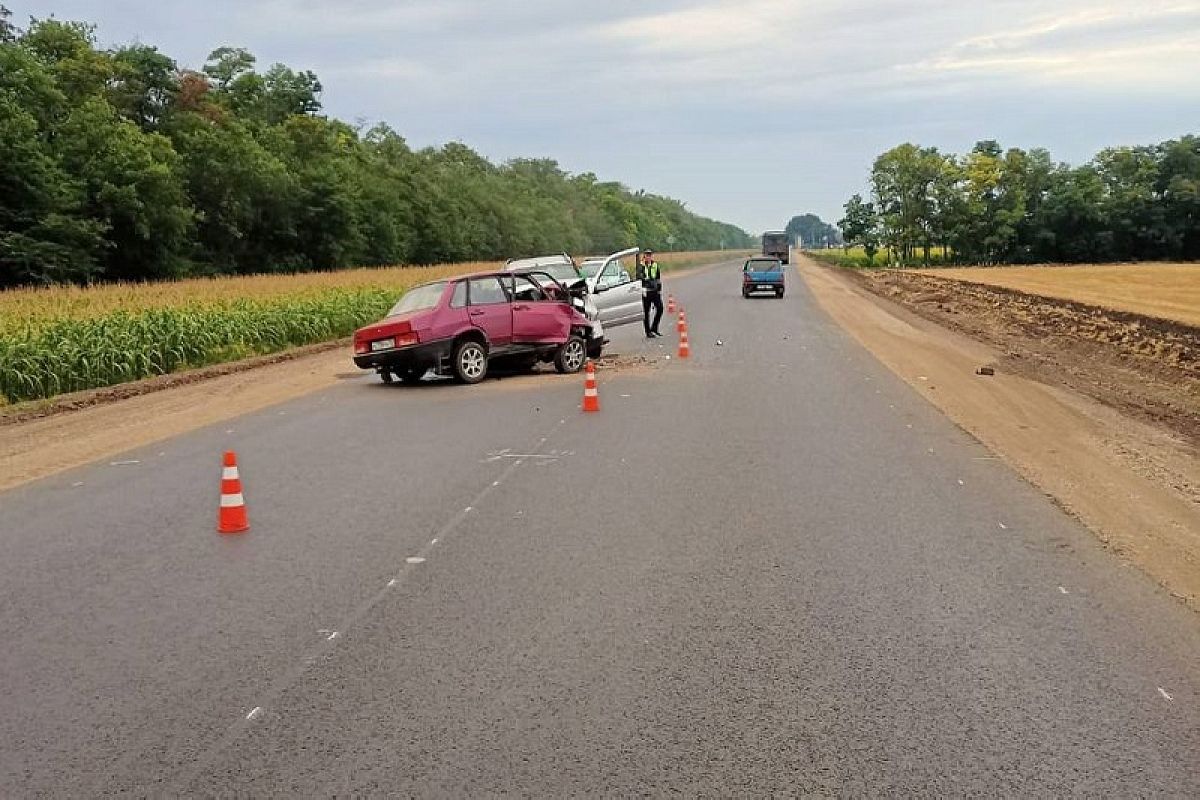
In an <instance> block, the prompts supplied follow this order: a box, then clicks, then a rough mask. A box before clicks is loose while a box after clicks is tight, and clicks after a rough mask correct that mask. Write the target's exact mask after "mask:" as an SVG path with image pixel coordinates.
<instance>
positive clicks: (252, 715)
mask: <svg viewBox="0 0 1200 800" xmlns="http://www.w3.org/2000/svg"><path fill="white" fill-rule="evenodd" d="M1159 691H1160V692H1161V691H1162V689H1159ZM261 713H262V706H255V707H254V708H253V709H251V711H250V713H249V714H247V715H246V719H254V718H255V717H257V716H258V715H259V714H261Z"/></svg>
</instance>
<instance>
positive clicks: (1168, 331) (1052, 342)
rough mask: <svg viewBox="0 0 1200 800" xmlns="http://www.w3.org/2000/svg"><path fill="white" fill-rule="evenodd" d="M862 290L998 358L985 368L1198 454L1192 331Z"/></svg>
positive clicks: (880, 281)
mask: <svg viewBox="0 0 1200 800" xmlns="http://www.w3.org/2000/svg"><path fill="white" fill-rule="evenodd" d="M855 275H856V277H857V279H858V280H859V281H860V282H861V283H862V284H863V285H864V286H866V287H867V288H869V289H870V290H872V291H874V292H876V293H877V294H880V295H882V296H884V297H888V298H890V299H892V300H895V301H898V302H900V303H903V304H904V305H906V306H908V307H909V308H911V309H912V310H914V311H915V312H916V313H918V314H920V315H921V316H923V317H925V318H926V319H929V320H932V321H934V322H937V323H939V324H942V325H946V326H947V327H950V328H953V329H956V330H958V331H961V332H963V333H966V334H968V335H970V336H972V337H973V338H976V339H979V340H982V341H984V342H987V343H988V344H991V345H994V346H995V347H997V348H999V349H1001V350H1003V351H1004V353H1005V354H1006V355H1005V357H1004V358H1003V359H1001V360H1000V362H998V363H997V364H996V365H995V366H997V367H999V368H1001V369H1003V370H1005V371H1008V372H1011V373H1016V374H1021V375H1024V376H1026V377H1030V378H1034V379H1036V380H1039V381H1042V382H1044V383H1049V384H1060V385H1065V386H1067V387H1069V388H1072V389H1074V390H1076V391H1080V392H1082V393H1084V394H1086V395H1088V396H1090V397H1092V398H1094V399H1096V400H1099V401H1100V402H1102V403H1104V404H1106V405H1109V406H1112V407H1114V408H1117V409H1119V410H1121V411H1122V412H1124V413H1127V414H1131V415H1133V416H1135V417H1138V418H1141V419H1143V420H1147V421H1150V422H1154V423H1156V424H1159V425H1164V426H1166V427H1167V428H1169V429H1171V430H1172V431H1175V432H1177V433H1180V434H1183V435H1184V436H1185V437H1187V439H1188V441H1189V442H1190V443H1191V444H1192V445H1193V446H1200V328H1194V327H1191V326H1188V325H1185V324H1182V323H1179V322H1173V321H1170V320H1164V319H1157V318H1155V317H1148V316H1142V315H1139V314H1133V313H1128V312H1123V311H1113V310H1109V309H1105V308H1100V307H1097V306H1091V305H1085V304H1083V303H1077V302H1072V301H1070V300H1060V299H1056V298H1051V297H1043V296H1040V295H1034V294H1026V293H1024V292H1020V291H1016V290H1014V289H1006V288H1001V287H996V286H988V285H984V284H981V283H968V282H963V281H959V280H954V279H949V278H942V277H935V276H932V275H926V274H920V273H914V272H905V271H897V270H880V271H877V272H863V273H855Z"/></svg>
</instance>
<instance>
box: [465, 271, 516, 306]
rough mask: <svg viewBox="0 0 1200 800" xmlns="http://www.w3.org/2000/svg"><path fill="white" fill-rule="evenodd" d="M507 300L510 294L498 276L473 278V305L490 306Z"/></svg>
mask: <svg viewBox="0 0 1200 800" xmlns="http://www.w3.org/2000/svg"><path fill="white" fill-rule="evenodd" d="M507 302H508V294H507V293H506V292H505V291H504V287H503V286H501V285H500V281H499V280H497V279H496V278H472V279H471V305H473V306H490V305H496V304H498V303H507Z"/></svg>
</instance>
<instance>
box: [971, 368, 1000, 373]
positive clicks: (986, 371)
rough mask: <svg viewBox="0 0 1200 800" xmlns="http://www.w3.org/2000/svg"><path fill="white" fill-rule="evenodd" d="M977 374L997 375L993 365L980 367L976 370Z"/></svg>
mask: <svg viewBox="0 0 1200 800" xmlns="http://www.w3.org/2000/svg"><path fill="white" fill-rule="evenodd" d="M975 374H976V375H995V374H996V370H995V369H994V368H993V367H980V368H978V369H977V370H975Z"/></svg>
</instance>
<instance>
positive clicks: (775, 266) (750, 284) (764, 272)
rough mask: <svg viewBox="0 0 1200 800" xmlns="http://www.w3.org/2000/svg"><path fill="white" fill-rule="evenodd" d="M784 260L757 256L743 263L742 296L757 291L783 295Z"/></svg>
mask: <svg viewBox="0 0 1200 800" xmlns="http://www.w3.org/2000/svg"><path fill="white" fill-rule="evenodd" d="M785 288H786V287H785V285H784V280H783V262H782V261H780V260H779V259H778V258H766V257H763V256H757V257H755V258H751V259H749V260H748V261H746V263H745V264H743V265H742V297H749V296H750V295H752V294H754V293H755V292H774V293H775V296H776V297H783V292H784V289H785Z"/></svg>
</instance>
